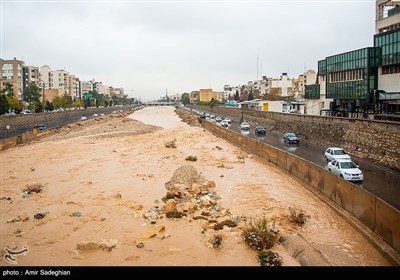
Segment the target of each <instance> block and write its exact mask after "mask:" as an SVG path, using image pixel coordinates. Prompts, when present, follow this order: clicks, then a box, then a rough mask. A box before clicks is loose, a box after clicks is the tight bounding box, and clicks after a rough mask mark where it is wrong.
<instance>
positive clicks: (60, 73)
mask: <svg viewBox="0 0 400 280" xmlns="http://www.w3.org/2000/svg"><path fill="white" fill-rule="evenodd" d="M52 78H53V80H52V85H51V88H52V89H61V90H64V94H67V95H71V93H70V92H69V90H70V87H69V73H68V72H67V71H65V70H55V71H52Z"/></svg>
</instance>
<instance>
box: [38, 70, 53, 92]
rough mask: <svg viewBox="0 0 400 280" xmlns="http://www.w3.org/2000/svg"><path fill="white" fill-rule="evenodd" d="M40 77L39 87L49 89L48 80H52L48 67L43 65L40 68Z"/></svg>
mask: <svg viewBox="0 0 400 280" xmlns="http://www.w3.org/2000/svg"><path fill="white" fill-rule="evenodd" d="M40 76H41V87H42V88H43V87H44V89H50V85H51V84H50V80H52V73H51V68H50V66H48V65H43V66H42V67H40Z"/></svg>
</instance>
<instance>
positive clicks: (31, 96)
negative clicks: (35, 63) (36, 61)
mask: <svg viewBox="0 0 400 280" xmlns="http://www.w3.org/2000/svg"><path fill="white" fill-rule="evenodd" d="M41 97H42V95H41V94H40V89H39V87H38V86H37V85H36V84H35V83H34V82H30V83H29V85H28V87H27V88H26V90H25V93H24V100H25V101H26V102H28V103H29V104H30V103H32V102H34V103H37V102H40V98H41Z"/></svg>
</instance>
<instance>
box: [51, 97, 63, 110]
mask: <svg viewBox="0 0 400 280" xmlns="http://www.w3.org/2000/svg"><path fill="white" fill-rule="evenodd" d="M53 105H54V108H55V109H60V108H62V97H61V96H55V97H54V98H53Z"/></svg>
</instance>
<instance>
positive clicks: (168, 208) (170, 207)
mask: <svg viewBox="0 0 400 280" xmlns="http://www.w3.org/2000/svg"><path fill="white" fill-rule="evenodd" d="M161 210H162V211H165V212H167V213H168V212H176V201H175V200H174V199H169V200H168V201H167V203H166V204H165V205H164V206H163V207H162V208H161Z"/></svg>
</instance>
